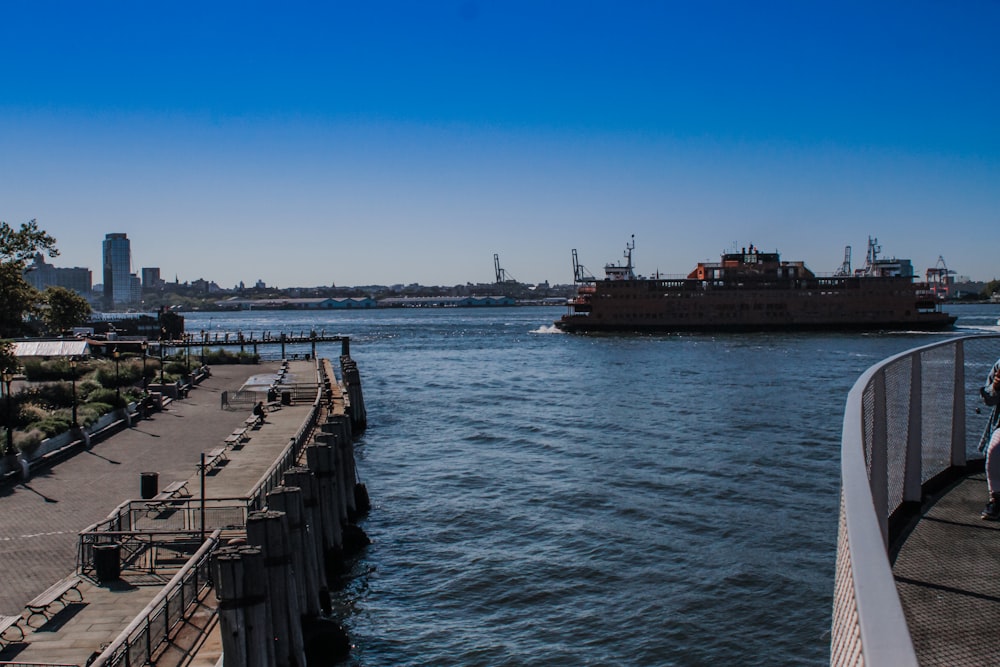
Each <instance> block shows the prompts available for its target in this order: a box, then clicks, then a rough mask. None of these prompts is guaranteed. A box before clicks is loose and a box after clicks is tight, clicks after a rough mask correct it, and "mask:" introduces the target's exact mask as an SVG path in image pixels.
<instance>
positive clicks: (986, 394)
mask: <svg viewBox="0 0 1000 667" xmlns="http://www.w3.org/2000/svg"><path fill="white" fill-rule="evenodd" d="M979 394H980V395H981V396H982V397H983V402H984V403H986V405H992V406H993V412H992V413H991V414H990V421H989V422H988V423H987V424H986V430H985V431H983V437H982V439H981V440H980V441H979V451H983V450H986V486H987V488H988V489H989V492H990V500H989V502H987V503H986V509H984V510H983V513H982V514H981V515H980V516H981V517H982V518H983V519H985V520H986V521H997V520H1000V359H998V360H997V362H996V363H995V364H993V368H992V369H991V370H990V374H989V375H988V376H987V378H986V384H985V385H983V386H982V387H980V388H979Z"/></svg>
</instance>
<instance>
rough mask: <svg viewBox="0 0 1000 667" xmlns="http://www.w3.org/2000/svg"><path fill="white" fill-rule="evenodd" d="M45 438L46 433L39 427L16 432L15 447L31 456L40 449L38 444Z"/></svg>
mask: <svg viewBox="0 0 1000 667" xmlns="http://www.w3.org/2000/svg"><path fill="white" fill-rule="evenodd" d="M44 439H45V434H44V433H42V432H41V431H40V430H39V429H37V428H33V429H31V430H30V431H26V432H23V433H15V434H14V447H16V448H17V449H18V450H19V451H20V452H21V453H22V454H24V455H25V456H31V455H32V454H34V453H35V452H36V451H37V450H38V446H39V445H40V444H42V440H44Z"/></svg>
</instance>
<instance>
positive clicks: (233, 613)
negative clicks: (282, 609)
mask: <svg viewBox="0 0 1000 667" xmlns="http://www.w3.org/2000/svg"><path fill="white" fill-rule="evenodd" d="M212 567H213V572H214V579H215V594H216V596H217V598H218V600H219V624H220V630H221V635H222V649H223V666H224V667H268V665H272V664H274V642H273V641H272V639H271V637H272V632H271V619H270V610H269V608H268V604H267V582H266V580H265V577H264V557H263V554H262V552H261V550H260V549H258V548H256V547H248V546H242V547H223V548H221V549H219V550H218V551H217V552H216V553H215V554H213V556H212Z"/></svg>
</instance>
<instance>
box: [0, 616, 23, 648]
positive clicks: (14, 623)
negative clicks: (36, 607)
mask: <svg viewBox="0 0 1000 667" xmlns="http://www.w3.org/2000/svg"><path fill="white" fill-rule="evenodd" d="M11 628H16V629H17V631H18V632H19V633H21V636H20V637H18V638H17V639H5V638H4V635H5V634H6V633H7V631H8V630H10V629H11ZM22 639H24V628H22V627H21V617H20V616H0V646H6V645H7V644H13V643H14V642H19V641H21V640H22Z"/></svg>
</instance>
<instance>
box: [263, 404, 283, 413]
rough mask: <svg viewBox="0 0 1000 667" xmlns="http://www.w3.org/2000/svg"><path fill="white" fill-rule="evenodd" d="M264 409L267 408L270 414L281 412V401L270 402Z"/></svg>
mask: <svg viewBox="0 0 1000 667" xmlns="http://www.w3.org/2000/svg"><path fill="white" fill-rule="evenodd" d="M264 407H265V408H267V411H268V412H274V411H275V410H280V409H281V401H268V402H267V403H265V404H264Z"/></svg>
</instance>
